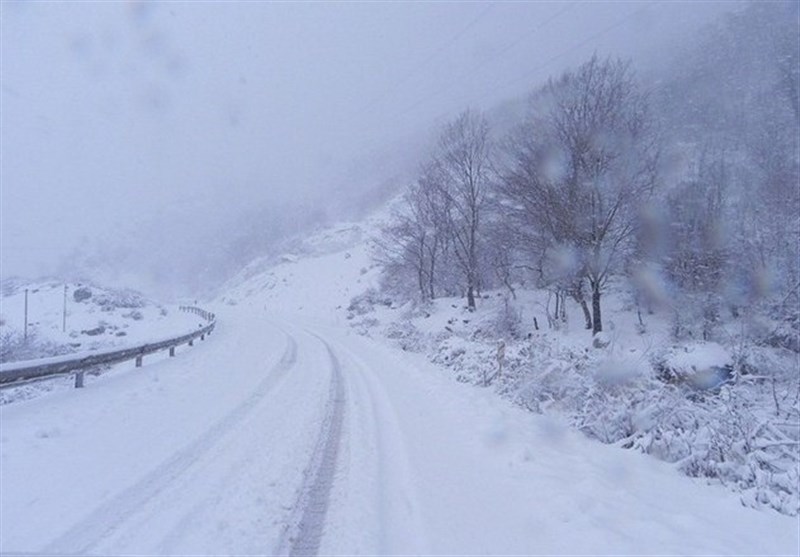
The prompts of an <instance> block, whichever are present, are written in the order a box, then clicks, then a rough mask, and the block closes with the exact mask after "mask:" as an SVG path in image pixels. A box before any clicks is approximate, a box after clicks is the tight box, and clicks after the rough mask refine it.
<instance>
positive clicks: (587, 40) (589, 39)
mask: <svg viewBox="0 0 800 557" xmlns="http://www.w3.org/2000/svg"><path fill="white" fill-rule="evenodd" d="M575 4H577V2H575V3H573V4H571V5H570V6H569V7H568V8H571V7H573V6H574V5H575ZM647 8H648V6H647V5H645V6H643V7H641V8H639V9H637V10H634V11H632V12H630V13H628V14H626V15H625V16H623V17H622V18H620V19H618V20H617V21H615V22H614V23H612V24H611V25H608V26H607V27H604V28H603V29H601V30H600V31H598V32H597V33H594V34H592V35H590V36H589V37H586V38H585V39H583V40H582V41H580V42H578V43H576V44H574V45H572V46H571V47H569V48H567V49H566V50H563V51H561V52H559V53H558V54H556V55H554V56H552V57H551V58H549V59H547V60H546V61H545V62H543V63H542V64H539V65H538V66H536V67H535V68H532V69H530V70H528V71H526V72H525V73H524V74H523V75H521V76H518V77H515V78H513V79H511V80H507V81H505V82H503V83H499V84H495V85H494V86H493V87H492V88H491V89H490V90H489V91H488V92H487V93H485V94H483V95H482V96H481V100H485V99H486V98H487V96H488V95H490V94H491V93H494V92H496V91H498V90H500V89H501V88H506V87H508V86H509V85H513V84H515V83H519V82H520V81H523V80H526V79H529V78H530V77H531V76H532V75H534V74H536V73H538V72H539V71H541V70H542V69H544V68H546V67H547V66H549V65H551V64H552V63H553V62H555V61H557V60H559V59H561V58H563V57H564V56H567V55H569V54H572V53H573V52H575V51H576V50H578V49H580V48H582V47H584V46H586V45H587V44H589V43H590V42H592V41H594V40H596V39H598V38H600V37H602V36H604V35H606V34H608V33H610V32H611V31H613V30H614V29H616V28H617V27H619V26H621V25H622V24H623V23H625V22H627V21H628V20H629V19H631V18H632V17H634V16H636V15H639V14H640V13H642V12H643V11H644V10H645V9H647ZM566 11H567V9H563V10H561V11H560V12H558V13H556V14H555V15H553V16H551V17H550V18H549V19H547V20H546V21H544V22H542V23H541V24H540V25H539V26H537V27H536V28H535V29H534V31H537V30H539V29H542V28H543V27H544V26H545V25H548V24H549V23H551V22H552V21H554V20H555V19H556V18H558V17H560V16H561V15H563V14H564V13H565V12H566ZM531 32H533V31H531ZM519 40H521V39H519ZM508 50H509V49H503V51H502V52H503V53H505V52H507V51H508ZM498 56H499V54H498ZM484 65H485V62H484V63H482V64H481V65H479V66H477V67H476V68H475V69H478V68H480V67H483V66H484ZM473 71H474V70H473ZM462 75H464V74H462ZM448 88H449V86H445V87H442V88H440V89H437V90H436V91H434V92H433V93H431V94H429V95H426V96H425V97H423V98H422V99H420V100H418V101H416V102H415V103H413V104H412V105H409V106H407V107H406V108H404V109H402V110H401V111H400V112H398V114H397V118H402V117H404V116H406V115H408V114H409V113H411V112H413V111H414V110H416V109H417V108H419V107H420V106H422V105H423V104H425V103H426V102H428V101H429V100H430V99H432V98H433V97H435V96H437V95H439V94H440V93H441V92H443V91H444V90H446V89H448Z"/></svg>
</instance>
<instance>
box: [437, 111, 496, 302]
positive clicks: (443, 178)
mask: <svg viewBox="0 0 800 557" xmlns="http://www.w3.org/2000/svg"><path fill="white" fill-rule="evenodd" d="M491 149H492V147H491V142H490V139H489V125H488V123H487V122H486V119H485V118H484V117H483V116H482V115H480V114H478V113H475V112H471V111H466V112H463V113H462V114H461V115H460V116H459V117H458V118H456V119H455V120H454V121H453V122H451V123H449V124H447V125H446V126H445V128H444V130H443V132H442V134H441V136H440V138H439V143H438V146H437V151H436V153H435V154H434V156H433V158H432V162H431V166H430V175H429V177H430V178H431V183H435V184H437V186H438V189H439V191H440V193H441V199H442V208H444V210H443V211H442V212H441V217H442V220H443V222H444V223H445V225H446V227H447V231H448V237H449V239H450V240H451V242H452V249H453V253H454V255H455V259H456V262H457V264H458V267H459V268H460V270H461V272H462V274H463V279H464V282H465V288H466V294H467V304H468V306H469V308H470V310H474V309H475V293H476V290H477V289H478V287H479V284H480V253H479V252H480V245H481V233H482V230H481V228H482V220H483V217H484V211H485V209H486V194H487V189H488V185H489V180H490V168H491V163H490V157H491Z"/></svg>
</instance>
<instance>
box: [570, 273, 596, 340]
mask: <svg viewBox="0 0 800 557" xmlns="http://www.w3.org/2000/svg"><path fill="white" fill-rule="evenodd" d="M571 293H572V298H573V299H574V300H575V301H576V302H578V304H580V306H581V309H582V310H583V319H584V321H585V322H586V329H587V330H591V328H592V313H591V312H590V311H589V304H587V303H586V297H585V296H584V295H583V286H582V285H581V284H580V283H578V285H577V286H575V287H573V288H572V292H571Z"/></svg>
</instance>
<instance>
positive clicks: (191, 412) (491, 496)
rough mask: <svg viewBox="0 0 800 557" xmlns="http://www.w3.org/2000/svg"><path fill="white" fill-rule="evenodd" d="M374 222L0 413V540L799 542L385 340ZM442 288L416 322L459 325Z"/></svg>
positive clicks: (562, 550)
mask: <svg viewBox="0 0 800 557" xmlns="http://www.w3.org/2000/svg"><path fill="white" fill-rule="evenodd" d="M373 230H374V225H373V224H366V225H345V226H341V227H338V228H335V229H332V230H329V231H323V232H320V233H319V234H317V235H316V236H315V237H314V238H313V239H312V241H311V242H309V244H307V245H306V247H303V246H297V249H296V250H293V251H292V253H289V254H286V255H285V256H283V257H278V258H275V259H273V260H272V261H271V262H268V261H261V262H257V263H255V264H254V265H253V266H251V267H250V268H249V269H246V270H244V271H243V273H242V274H241V275H240V276H239V277H237V278H236V279H234V280H233V281H232V282H231V284H230V285H229V287H228V288H227V289H226V290H225V292H223V293H222V294H221V295H220V297H219V298H218V299H217V300H216V301H213V302H210V303H209V304H208V306H207V307H208V308H209V309H211V310H212V311H215V312H216V313H217V316H218V328H217V330H216V332H215V334H214V335H212V336H211V337H210V338H209V339H208V341H207V342H204V343H199V344H198V346H196V347H195V348H193V349H192V350H188V351H185V352H183V353H182V354H180V355H179V357H178V358H174V359H173V358H170V359H161V360H157V361H153V362H151V363H146V365H145V366H144V367H143V368H141V369H137V370H136V371H133V370H127V371H126V372H124V373H114V374H108V375H105V376H101V377H99V378H97V379H95V380H94V381H92V382H90V383H89V385H88V386H87V388H86V389H83V390H81V391H79V392H78V391H75V390H70V391H66V390H64V391H59V392H54V393H51V394H49V395H46V396H43V397H40V398H37V399H36V400H30V401H21V402H16V403H14V404H7V405H5V406H3V407H0V412H2V437H0V458H1V459H2V467H0V474H1V475H2V478H0V479H1V480H2V486H3V495H2V497H0V517H2V520H0V551H1V552H2V553H4V554H13V553H15V552H35V553H49V554H54V553H92V554H104V555H119V554H132V553H136V554H153V555H156V554H158V555H168V554H172V555H176V554H240V555H247V554H251V555H256V554H260V555H264V554H321V555H332V554H348V555H356V554H364V555H366V554H440V555H445V554H446V555H457V554H458V555H463V554H531V555H541V554H547V555H553V554H573V555H574V554H593V555H600V554H605V555H610V554H614V555H642V554H729V555H742V554H750V555H763V554H796V553H797V550H798V547H800V546H798V532H797V521H796V519H794V518H791V517H788V516H784V515H781V514H779V513H777V512H775V511H773V510H767V509H751V508H746V507H744V506H742V505H741V503H740V501H739V498H738V497H737V496H736V495H735V494H734V493H731V492H730V491H728V490H726V489H724V488H723V487H720V486H714V485H711V486H709V485H706V483H705V482H703V481H701V480H696V479H692V478H688V477H686V476H684V475H682V474H680V473H679V471H677V470H676V469H675V467H674V466H672V465H669V464H666V463H663V462H659V461H658V460H656V459H653V458H651V457H649V456H646V455H642V454H640V453H638V452H635V451H625V450H620V449H619V448H617V447H612V446H607V445H603V444H601V443H599V442H597V441H595V440H591V439H588V438H587V437H585V436H584V435H582V434H580V433H578V432H576V431H574V430H573V429H572V428H570V427H569V425H568V424H566V423H565V421H564V420H563V419H561V418H559V417H558V415H556V414H553V415H546V416H541V415H536V414H534V413H531V412H529V411H526V410H524V409H522V408H519V407H516V406H514V405H512V404H510V403H509V402H508V401H506V400H503V399H502V398H500V397H498V396H497V395H496V394H495V393H494V392H492V391H491V390H488V389H482V388H476V387H475V386H472V385H467V384H463V383H459V382H458V381H455V380H454V377H453V373H452V371H451V370H448V369H446V368H444V367H442V366H440V365H437V364H433V363H430V362H429V361H428V359H427V358H426V357H424V355H421V354H414V353H412V352H409V351H403V350H402V349H401V348H400V347H397V346H395V345H394V344H393V342H391V341H387V340H385V339H384V338H383V337H382V334H380V333H381V331H382V330H385V329H386V327H388V326H390V325H391V324H392V323H395V324H396V323H400V322H402V321H403V320H404V319H405V317H404V316H408V315H411V314H409V313H408V312H409V311H410V310H411V308H408V307H397V306H395V305H393V304H392V301H391V300H383V301H379V304H381V303H382V304H384V305H383V306H382V307H384V308H385V309H383V310H381V312H373V313H375V314H376V315H377V314H380V315H378V317H373V319H379V320H380V323H381V326H377V324H375V323H372V324H370V322H369V321H365V320H364V316H363V315H361V316H358V315H356V314H357V311H356V310H355V308H354V307H351V300H352V298H354V297H359V296H362V297H363V295H364V293H365V292H367V291H368V290H369V288H371V287H375V286H376V285H377V279H378V270H377V268H375V267H373V265H372V263H371V262H370V258H369V246H368V242H367V241H366V240H367V239H368V237H369V236H370V234H371V233H372V231H373ZM345 237H346V238H347V240H346V241H344V240H342V239H343V238H345ZM451 302H452V304H455V305H456V306H457V307H456V308H452V307H450V305H452V304H450V305H447V307H448V308H449V309H445V308H441V311H436V312H434V313H432V314H431V315H430V317H429V318H425V317H424V316H423V315H420V316H418V317H415V318H414V319H422V320H424V321H428V322H430V323H432V325H431V326H430V327H431V331H433V329H434V328H438V327H439V326H442V327H446V326H451V328H452V326H455V327H456V329H454V330H457V329H459V328H462V327H464V326H466V325H469V323H467V324H465V323H463V321H464V319H469V317H467V316H466V315H465V316H463V317H462V318H461V322H460V323H459V324H457V325H456V324H455V323H448V320H450V319H452V315H456V314H458V315H459V316H461V314H460V313H459V312H460V311H461V310H460V308H459V307H458V302H457V301H456V300H453V301H451ZM443 305H445V304H444V303H443ZM487 305H488V302H487ZM451 310H452V312H453V313H452V315H451V317H448V318H447V319H444V314H445V312H446V311H451ZM393 315H396V316H397V317H396V318H393V317H391V316H393ZM472 315H478V313H476V314H472ZM353 322H359V323H358V324H357V326H356V327H353V326H351V324H352V323H353ZM359 329H360V332H362V333H363V332H365V331H366V332H368V333H370V334H371V336H372V337H373V338H369V336H365V335H363V334H359ZM65 478H66V479H68V480H65Z"/></svg>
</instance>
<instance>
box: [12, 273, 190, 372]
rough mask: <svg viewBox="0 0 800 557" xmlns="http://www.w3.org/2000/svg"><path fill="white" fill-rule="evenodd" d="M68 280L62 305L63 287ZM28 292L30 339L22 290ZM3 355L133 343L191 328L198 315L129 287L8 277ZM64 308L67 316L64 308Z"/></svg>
mask: <svg viewBox="0 0 800 557" xmlns="http://www.w3.org/2000/svg"><path fill="white" fill-rule="evenodd" d="M65 286H66V307H65V303H64V302H65V291H64V287H65ZM26 290H27V298H28V340H27V341H26V342H23V337H24V335H23V331H24V329H25V291H26ZM0 294H1V295H2V297H0V338H2V339H3V342H4V347H3V350H2V355H3V358H2V359H0V363H2V362H4V361H14V360H21V359H25V360H28V359H35V358H40V357H46V356H54V355H58V354H64V353H72V352H84V351H87V350H99V349H106V348H112V347H124V346H135V345H137V344H142V343H145V342H150V341H155V340H160V339H163V338H165V337H169V336H172V335H177V334H182V333H184V334H185V333H186V332H190V331H191V330H193V329H195V328H196V327H197V324H198V323H201V322H202V319H201V318H199V317H198V316H196V315H193V314H188V313H185V312H182V311H179V309H178V306H175V305H163V304H158V303H156V302H154V301H152V300H149V299H147V298H145V297H144V296H142V295H141V294H139V293H138V292H135V291H131V290H114V289H109V288H103V287H100V286H97V285H94V284H88V283H81V284H79V283H68V284H65V283H64V282H61V281H57V280H39V281H25V280H21V279H7V280H4V281H3V283H2V293H0ZM65 309H66V320H65V319H64V310H65Z"/></svg>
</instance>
